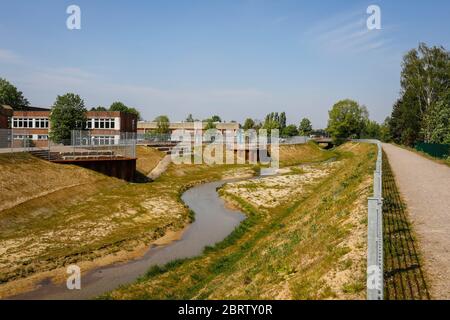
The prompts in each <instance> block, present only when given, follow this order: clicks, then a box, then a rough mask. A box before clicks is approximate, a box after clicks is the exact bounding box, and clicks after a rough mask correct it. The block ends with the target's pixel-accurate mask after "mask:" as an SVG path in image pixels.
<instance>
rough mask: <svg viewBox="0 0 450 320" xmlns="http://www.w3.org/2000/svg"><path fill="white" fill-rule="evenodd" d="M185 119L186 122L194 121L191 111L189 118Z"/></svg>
mask: <svg viewBox="0 0 450 320" xmlns="http://www.w3.org/2000/svg"><path fill="white" fill-rule="evenodd" d="M185 121H186V122H194V117H192V114H191V113H189V115H188V116H187V118H186V120H185Z"/></svg>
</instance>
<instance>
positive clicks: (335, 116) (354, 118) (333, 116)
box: [327, 99, 369, 142]
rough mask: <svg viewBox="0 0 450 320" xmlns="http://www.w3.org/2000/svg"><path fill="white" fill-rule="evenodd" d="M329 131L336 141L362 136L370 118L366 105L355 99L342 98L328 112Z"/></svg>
mask: <svg viewBox="0 0 450 320" xmlns="http://www.w3.org/2000/svg"><path fill="white" fill-rule="evenodd" d="M328 114H329V119H328V128H327V131H328V133H329V134H330V135H331V137H332V138H333V139H334V140H335V141H338V142H339V141H341V140H344V139H347V138H351V137H360V135H361V132H362V130H363V129H364V125H365V123H366V121H367V118H368V116H369V115H368V112H367V109H366V107H364V106H360V105H359V104H358V103H357V102H356V101H353V100H349V99H347V100H341V101H339V102H337V103H336V104H335V105H334V106H333V108H332V109H331V110H330V111H329V112H328Z"/></svg>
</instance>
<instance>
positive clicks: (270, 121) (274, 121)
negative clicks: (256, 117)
mask: <svg viewBox="0 0 450 320" xmlns="http://www.w3.org/2000/svg"><path fill="white" fill-rule="evenodd" d="M262 128H263V129H266V130H267V133H269V134H270V133H271V131H272V130H273V129H278V130H279V129H280V121H279V116H278V112H272V113H270V114H268V115H267V116H266V120H265V121H264V124H263V126H262Z"/></svg>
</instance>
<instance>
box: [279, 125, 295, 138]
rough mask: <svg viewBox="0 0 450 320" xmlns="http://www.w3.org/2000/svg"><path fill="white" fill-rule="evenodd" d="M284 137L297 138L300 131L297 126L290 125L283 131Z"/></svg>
mask: <svg viewBox="0 0 450 320" xmlns="http://www.w3.org/2000/svg"><path fill="white" fill-rule="evenodd" d="M282 135H283V136H285V137H295V136H297V135H298V130H297V126H296V125H293V124H290V125H288V126H286V127H285V128H284V129H283V131H282Z"/></svg>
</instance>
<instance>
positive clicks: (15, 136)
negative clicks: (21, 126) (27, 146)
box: [14, 134, 48, 140]
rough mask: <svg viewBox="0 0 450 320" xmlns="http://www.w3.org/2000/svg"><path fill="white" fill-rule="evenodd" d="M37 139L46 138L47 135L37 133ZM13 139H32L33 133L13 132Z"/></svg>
mask: <svg viewBox="0 0 450 320" xmlns="http://www.w3.org/2000/svg"><path fill="white" fill-rule="evenodd" d="M37 139H38V140H48V135H46V134H38V135H37ZM14 140H33V135H32V134H15V135H14Z"/></svg>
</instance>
